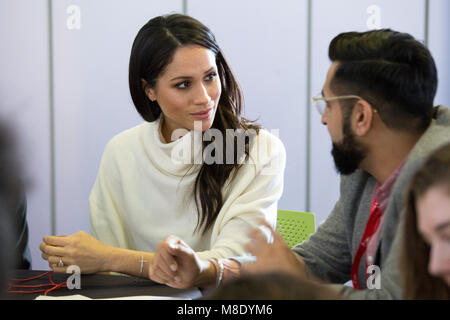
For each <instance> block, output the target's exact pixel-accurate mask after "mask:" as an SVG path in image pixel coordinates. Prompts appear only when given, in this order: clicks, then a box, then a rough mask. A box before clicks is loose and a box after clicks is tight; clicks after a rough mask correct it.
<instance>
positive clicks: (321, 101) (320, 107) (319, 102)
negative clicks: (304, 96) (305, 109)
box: [312, 93, 376, 116]
mask: <svg viewBox="0 0 450 320" xmlns="http://www.w3.org/2000/svg"><path fill="white" fill-rule="evenodd" d="M341 99H359V100H364V99H363V98H361V97H360V96H355V95H347V96H337V97H328V98H325V97H323V96H322V94H321V93H319V94H318V95H316V96H315V97H313V98H312V101H313V102H314V105H315V106H316V109H317V111H319V113H320V115H321V116H323V115H324V113H325V109H326V107H327V102H328V101H333V100H341ZM374 112H376V110H375V109H374Z"/></svg>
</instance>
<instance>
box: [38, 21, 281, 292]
mask: <svg viewBox="0 0 450 320" xmlns="http://www.w3.org/2000/svg"><path fill="white" fill-rule="evenodd" d="M129 85H130V92H131V97H132V99H133V102H134V105H135V107H136V109H137V111H138V112H139V113H140V115H141V116H142V117H143V118H144V120H145V122H144V123H142V124H140V125H138V126H136V127H134V128H131V129H129V130H127V131H125V132H122V133H120V134H119V135H117V136H115V137H114V138H113V139H112V140H111V141H110V142H109V143H108V144H107V146H106V148H105V150H104V154H103V157H102V160H101V163H100V168H99V173H98V176H97V180H96V182H95V185H94V187H93V189H92V192H91V195H90V199H89V205H90V219H91V235H89V234H88V233H86V232H78V233H75V234H73V235H70V236H62V237H61V236H46V237H44V241H43V243H42V244H41V250H42V252H43V254H42V257H43V258H44V259H46V260H48V262H49V265H50V266H51V268H52V269H53V270H54V271H56V272H65V270H66V268H67V266H68V265H78V266H79V267H80V268H81V272H82V273H96V272H105V271H114V272H120V273H125V274H130V275H135V276H141V277H149V278H151V279H153V280H154V281H157V282H161V283H166V282H167V281H168V279H171V280H172V279H173V278H174V274H173V272H174V271H173V270H172V269H176V267H177V266H176V265H173V264H168V263H167V255H166V251H165V250H160V248H164V246H165V245H167V242H166V241H163V240H164V239H165V238H166V237H168V236H170V235H173V236H176V237H178V238H180V239H183V241H185V242H186V243H187V244H188V245H189V247H190V248H192V250H195V252H196V254H197V255H198V256H199V257H200V258H201V259H203V260H202V261H204V263H203V264H202V265H201V267H202V272H201V273H200V275H201V276H199V277H197V278H195V279H191V280H192V281H191V282H189V285H201V284H202V283H203V282H210V281H211V279H215V278H216V276H217V272H218V271H219V270H218V268H217V262H216V260H214V258H225V257H231V256H236V255H242V254H245V249H244V247H245V245H246V243H248V241H249V238H248V231H249V230H251V229H253V228H258V226H259V225H260V224H259V221H260V220H261V219H263V220H264V221H267V222H268V223H270V224H271V225H272V226H274V225H275V222H276V215H277V201H278V200H279V198H280V196H281V194H282V190H283V175H284V166H285V150H284V147H283V144H282V143H281V141H280V140H279V139H278V138H277V137H275V136H274V135H272V134H270V133H269V132H268V131H266V130H264V129H261V128H260V127H259V126H258V125H256V124H254V123H252V122H250V121H248V120H246V119H245V118H243V117H242V116H241V112H242V93H241V90H240V88H239V86H238V83H237V81H236V79H235V77H234V75H233V73H232V71H231V69H230V67H229V65H228V63H227V61H226V60H225V58H224V56H223V54H222V51H221V49H220V48H219V46H218V44H217V43H216V40H215V38H214V35H213V34H212V32H211V31H210V30H209V29H208V28H207V27H206V26H204V25H203V24H202V23H200V22H199V21H197V20H195V19H193V18H191V17H188V16H185V15H180V14H172V15H166V16H159V17H156V18H153V19H151V20H150V21H149V22H148V23H147V24H145V25H144V26H143V27H142V29H141V30H140V31H139V33H138V34H137V36H136V39H135V41H134V43H133V47H132V50H131V57H130V65H129ZM261 151H262V152H261ZM158 243H159V245H158ZM216 270H217V271H216ZM178 280H182V279H178ZM183 283H184V284H185V282H183Z"/></svg>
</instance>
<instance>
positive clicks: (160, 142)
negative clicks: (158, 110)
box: [143, 117, 202, 177]
mask: <svg viewBox="0 0 450 320" xmlns="http://www.w3.org/2000/svg"><path fill="white" fill-rule="evenodd" d="M143 142H144V145H145V149H146V151H147V155H148V156H149V158H150V160H151V161H152V162H153V164H154V165H155V167H156V168H157V169H158V170H160V171H161V172H163V173H165V174H168V175H175V176H180V177H183V176H189V175H192V174H196V173H198V171H199V169H200V166H201V164H202V161H201V160H202V152H201V149H202V134H201V133H199V132H194V131H193V130H191V131H188V132H187V133H186V134H185V135H183V136H182V137H181V138H179V139H177V140H175V141H172V142H168V143H166V141H165V140H164V137H163V135H162V133H161V117H159V118H158V119H157V120H155V121H153V122H150V123H149V124H148V126H147V130H145V133H144V136H143Z"/></svg>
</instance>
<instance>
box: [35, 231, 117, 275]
mask: <svg viewBox="0 0 450 320" xmlns="http://www.w3.org/2000/svg"><path fill="white" fill-rule="evenodd" d="M39 248H40V249H41V251H42V258H43V259H45V260H47V261H48V264H49V266H50V268H51V269H52V270H53V271H54V272H61V273H65V272H66V269H67V267H68V266H70V265H77V266H78V267H79V268H80V270H81V272H82V273H97V272H101V271H108V267H107V260H108V252H109V251H110V250H109V249H110V247H109V246H107V245H105V244H104V243H102V242H100V241H98V240H97V239H95V238H94V237H93V236H91V235H89V234H88V233H86V232H84V231H79V232H77V233H74V234H72V235H70V236H46V237H44V240H43V242H42V243H41V245H40V247H39ZM60 259H61V260H60ZM60 261H62V263H63V264H64V266H60V265H59V263H60Z"/></svg>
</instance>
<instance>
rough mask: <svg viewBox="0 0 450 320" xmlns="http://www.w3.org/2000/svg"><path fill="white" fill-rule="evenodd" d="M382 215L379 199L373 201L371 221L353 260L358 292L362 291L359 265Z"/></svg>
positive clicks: (353, 272) (353, 279)
mask: <svg viewBox="0 0 450 320" xmlns="http://www.w3.org/2000/svg"><path fill="white" fill-rule="evenodd" d="M382 214H383V211H381V209H380V206H379V204H378V201H377V199H373V202H372V207H371V208H370V214H369V220H368V221H367V224H366V230H365V231H364V234H363V237H362V239H361V242H360V243H359V247H358V250H357V251H356V255H355V257H354V258H353V264H352V272H351V277H352V282H353V287H354V288H355V289H358V290H359V289H360V287H359V282H358V268H359V263H360V262H361V258H362V256H363V255H364V253H365V252H366V251H367V246H368V244H369V241H370V238H371V237H372V236H373V234H374V233H375V232H376V231H377V228H378V224H379V223H380V218H381V216H382ZM366 267H367V266H366Z"/></svg>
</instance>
